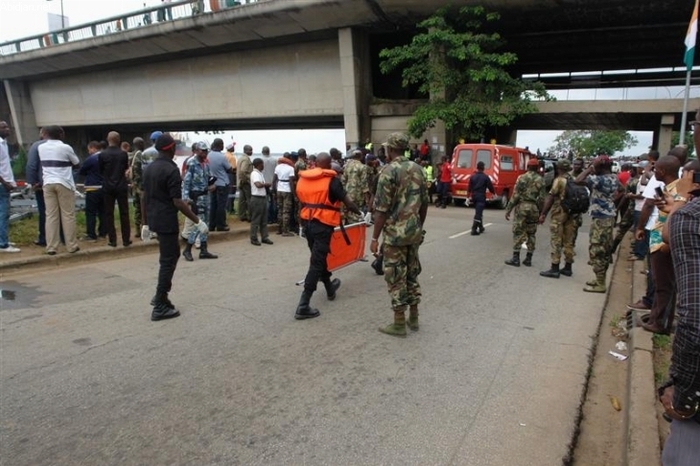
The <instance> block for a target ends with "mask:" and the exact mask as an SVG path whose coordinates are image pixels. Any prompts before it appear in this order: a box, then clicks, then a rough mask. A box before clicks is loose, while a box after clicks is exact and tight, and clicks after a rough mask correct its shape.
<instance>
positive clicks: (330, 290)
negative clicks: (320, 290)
mask: <svg viewBox="0 0 700 466" xmlns="http://www.w3.org/2000/svg"><path fill="white" fill-rule="evenodd" d="M323 286H325V287H326V296H327V297H328V301H333V300H334V299H335V292H336V291H338V288H340V279H339V278H334V279H333V280H331V279H330V278H326V279H325V280H324V281H323Z"/></svg>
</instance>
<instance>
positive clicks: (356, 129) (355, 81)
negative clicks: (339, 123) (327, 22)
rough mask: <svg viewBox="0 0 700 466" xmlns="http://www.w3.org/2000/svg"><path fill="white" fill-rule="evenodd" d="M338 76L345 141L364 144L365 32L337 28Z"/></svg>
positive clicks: (366, 94)
mask: <svg viewBox="0 0 700 466" xmlns="http://www.w3.org/2000/svg"><path fill="white" fill-rule="evenodd" d="M338 47H339V51H340V76H341V80H342V86H343V108H344V111H343V113H344V115H343V117H344V123H345V142H346V143H347V144H350V146H351V147H359V146H361V145H362V146H364V143H365V141H367V140H368V139H369V137H370V132H371V121H370V118H369V103H370V92H369V89H370V85H371V75H370V65H369V64H370V58H369V42H368V40H367V34H365V33H363V32H362V31H359V30H357V29H352V28H342V29H339V30H338Z"/></svg>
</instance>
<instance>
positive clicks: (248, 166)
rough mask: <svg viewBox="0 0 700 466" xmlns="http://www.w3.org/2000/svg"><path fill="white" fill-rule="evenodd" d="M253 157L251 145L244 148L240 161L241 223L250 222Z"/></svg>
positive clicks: (239, 216) (239, 208)
mask: <svg viewBox="0 0 700 466" xmlns="http://www.w3.org/2000/svg"><path fill="white" fill-rule="evenodd" d="M251 155H253V148H252V147H251V146H249V145H247V144H246V145H245V146H243V155H242V156H241V158H240V160H238V168H237V174H238V219H239V220H240V221H241V222H250V207H249V206H248V203H249V202H250V174H251V173H253V163H252V162H251V160H250V156H251Z"/></svg>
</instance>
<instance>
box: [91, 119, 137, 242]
mask: <svg viewBox="0 0 700 466" xmlns="http://www.w3.org/2000/svg"><path fill="white" fill-rule="evenodd" d="M120 141H121V137H120V136H119V133H117V132H116V131H112V132H110V133H109V134H108V135H107V143H108V144H109V147H107V149H105V150H103V151H101V152H100V155H99V156H98V159H97V160H98V165H99V171H100V176H102V191H103V195H104V200H105V218H106V220H107V236H108V237H109V243H108V244H109V246H112V247H117V231H116V229H115V227H114V201H116V202H117V205H118V206H119V222H120V224H121V230H122V244H123V245H124V247H126V246H130V245H131V221H130V219H129V185H128V183H127V181H126V171H127V170H128V169H129V156H128V155H127V153H126V152H124V151H123V150H121V148H120V147H119V143H120Z"/></svg>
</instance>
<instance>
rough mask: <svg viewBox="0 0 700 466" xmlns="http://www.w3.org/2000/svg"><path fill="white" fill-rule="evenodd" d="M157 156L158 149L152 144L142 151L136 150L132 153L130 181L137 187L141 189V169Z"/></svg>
mask: <svg viewBox="0 0 700 466" xmlns="http://www.w3.org/2000/svg"><path fill="white" fill-rule="evenodd" d="M157 158H158V151H157V150H156V148H155V147H153V146H151V147H149V148H148V149H146V150H144V151H143V152H141V151H140V150H137V151H136V152H135V153H134V158H133V160H132V161H131V181H132V183H133V184H134V186H136V187H137V188H138V189H143V186H142V185H143V171H144V170H145V169H146V167H147V166H149V165H150V164H151V163H152V162H153V161H154V160H155V159H157Z"/></svg>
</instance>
